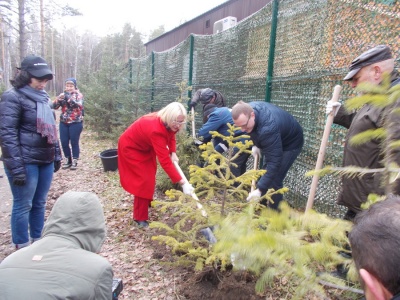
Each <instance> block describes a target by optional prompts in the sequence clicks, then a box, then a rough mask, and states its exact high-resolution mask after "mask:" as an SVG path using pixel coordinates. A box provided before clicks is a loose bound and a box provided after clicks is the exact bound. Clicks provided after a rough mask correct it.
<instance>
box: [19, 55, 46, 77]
mask: <svg viewBox="0 0 400 300" xmlns="http://www.w3.org/2000/svg"><path fill="white" fill-rule="evenodd" d="M18 69H20V70H23V71H26V72H28V73H29V74H30V75H31V76H33V77H34V78H43V77H48V78H49V79H50V80H51V79H53V72H52V71H51V70H50V68H49V66H48V65H47V62H46V61H45V60H44V59H43V58H42V57H40V56H36V55H29V56H27V57H25V58H24V59H23V60H22V62H21V67H20V68H18Z"/></svg>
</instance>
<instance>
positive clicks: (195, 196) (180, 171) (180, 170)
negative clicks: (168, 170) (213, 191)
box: [174, 161, 207, 218]
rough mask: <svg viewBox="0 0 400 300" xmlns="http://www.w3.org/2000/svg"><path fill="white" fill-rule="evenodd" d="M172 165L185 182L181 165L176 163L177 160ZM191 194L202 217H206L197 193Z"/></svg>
mask: <svg viewBox="0 0 400 300" xmlns="http://www.w3.org/2000/svg"><path fill="white" fill-rule="evenodd" d="M174 165H175V168H176V170H177V171H178V173H179V175H181V177H182V178H183V180H185V181H186V182H189V181H188V180H187V178H186V176H185V174H184V173H183V171H182V169H181V167H180V166H179V165H178V162H176V161H174ZM191 196H192V197H193V199H194V200H196V205H197V208H198V209H200V211H201V214H202V215H203V217H205V218H207V212H206V211H205V210H204V208H203V205H201V203H200V202H199V198H198V197H197V195H196V194H195V193H194V192H193V193H192V195H191Z"/></svg>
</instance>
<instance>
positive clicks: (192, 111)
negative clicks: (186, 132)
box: [191, 107, 196, 139]
mask: <svg viewBox="0 0 400 300" xmlns="http://www.w3.org/2000/svg"><path fill="white" fill-rule="evenodd" d="M191 114H192V136H193V138H194V139H195V138H196V129H195V126H194V125H195V120H194V107H192V110H191Z"/></svg>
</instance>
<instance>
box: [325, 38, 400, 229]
mask: <svg viewBox="0 0 400 300" xmlns="http://www.w3.org/2000/svg"><path fill="white" fill-rule="evenodd" d="M384 73H389V74H391V86H394V85H396V84H400V77H399V73H398V72H397V71H396V70H394V59H393V57H392V53H391V51H390V48H389V47H388V46H385V45H379V46H376V47H374V48H372V49H370V50H368V51H366V52H364V53H362V54H361V55H360V56H358V57H357V58H356V59H354V60H353V62H352V63H351V65H350V70H349V73H348V74H347V75H346V77H345V78H344V79H343V80H345V81H350V83H351V86H352V87H353V88H356V87H357V86H358V85H359V84H360V83H370V84H373V85H379V84H380V83H381V82H382V80H383V75H384ZM397 105H398V104H397ZM333 106H337V107H338V108H339V109H337V110H336V111H335V112H336V116H335V118H334V123H336V124H339V125H342V126H344V127H346V128H348V132H347V135H346V140H345V141H346V143H345V147H344V156H343V166H345V167H346V166H357V167H361V168H371V169H378V168H383V164H382V160H383V153H382V150H383V149H382V144H381V140H378V139H372V140H370V141H368V142H366V143H363V144H362V145H354V144H352V143H350V142H349V141H350V140H351V138H352V137H353V136H355V135H357V134H359V133H361V132H364V131H366V130H370V129H377V128H380V127H382V126H383V124H384V121H385V120H384V115H385V114H386V113H385V112H386V111H387V109H390V108H389V107H385V108H382V107H377V106H374V105H371V104H365V105H364V106H363V107H362V108H361V109H360V110H358V111H357V112H347V111H346V110H345V109H344V108H343V107H341V104H340V102H336V103H335V104H334V103H332V101H328V105H327V108H326V113H327V114H329V113H330V112H331V111H332V109H333ZM398 119H399V118H395V119H393V122H394V123H395V124H397V125H394V126H392V128H397V129H396V131H397V132H398V133H399V130H398V129H399V128H400V120H398ZM398 133H397V135H399V134H398ZM395 135H396V134H395ZM395 135H394V136H395ZM397 138H400V136H398V137H397ZM397 163H399V161H397ZM381 177H382V176H381V174H380V173H375V174H373V173H369V174H365V175H364V176H363V177H351V178H350V177H347V176H343V177H342V190H341V192H340V194H339V197H338V200H337V203H338V204H339V205H343V206H346V207H347V208H348V209H347V212H346V214H345V216H344V219H346V220H349V221H352V220H353V219H354V217H355V216H356V214H357V213H359V212H360V211H361V204H362V203H364V202H366V201H367V197H368V195H369V194H371V193H375V194H378V195H383V194H384V187H383V186H382V182H381ZM398 192H399V191H396V193H398Z"/></svg>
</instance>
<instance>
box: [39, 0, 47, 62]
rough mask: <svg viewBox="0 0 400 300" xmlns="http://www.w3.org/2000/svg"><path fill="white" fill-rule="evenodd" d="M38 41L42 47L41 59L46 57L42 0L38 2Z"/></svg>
mask: <svg viewBox="0 0 400 300" xmlns="http://www.w3.org/2000/svg"><path fill="white" fill-rule="evenodd" d="M40 39H41V44H42V45H41V46H42V48H41V49H42V51H41V54H42V57H43V58H45V57H46V53H45V52H46V47H45V44H46V43H45V42H46V31H45V29H44V8H43V0H40Z"/></svg>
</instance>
